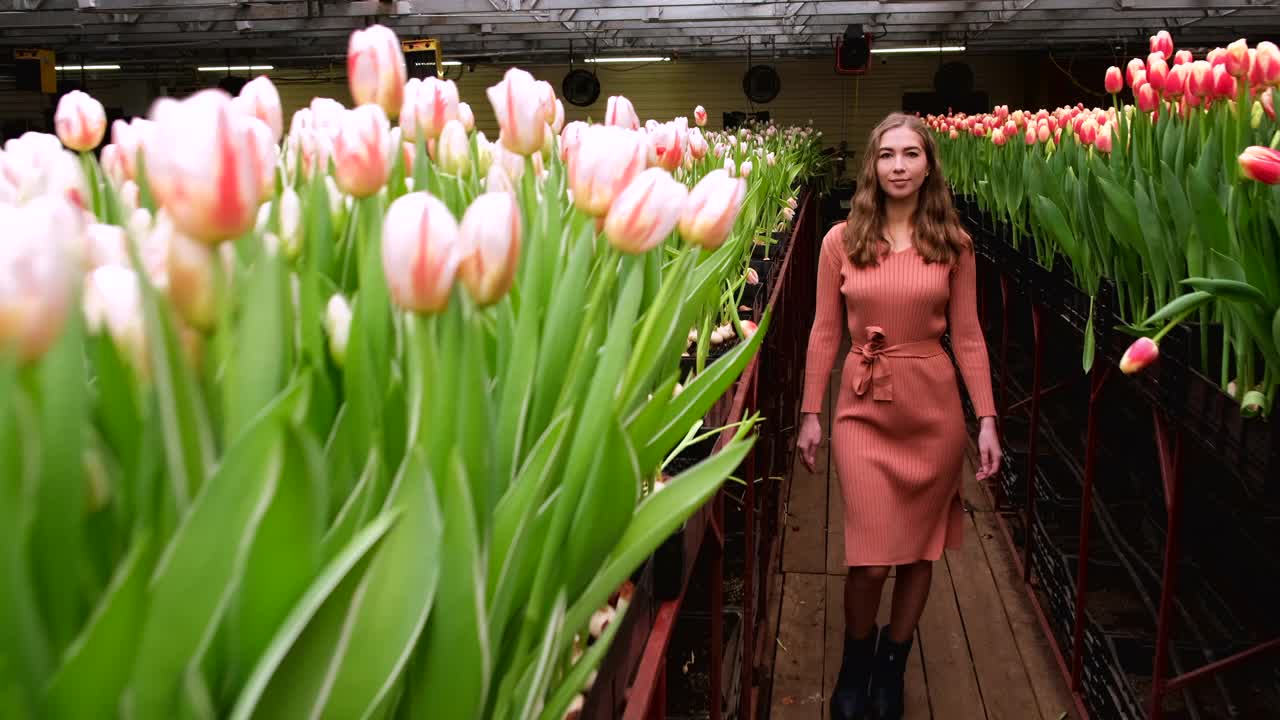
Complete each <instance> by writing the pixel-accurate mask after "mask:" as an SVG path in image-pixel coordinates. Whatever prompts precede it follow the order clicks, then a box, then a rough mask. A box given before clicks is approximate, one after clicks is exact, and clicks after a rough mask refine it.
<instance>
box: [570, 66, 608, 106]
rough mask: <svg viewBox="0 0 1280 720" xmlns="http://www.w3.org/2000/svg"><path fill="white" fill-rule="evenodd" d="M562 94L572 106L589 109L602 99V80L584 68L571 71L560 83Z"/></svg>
mask: <svg viewBox="0 0 1280 720" xmlns="http://www.w3.org/2000/svg"><path fill="white" fill-rule="evenodd" d="M560 94H561V95H564V99H565V101H566V102H568V103H569V104H570V105H577V106H578V107H587V106H588V105H591V104H592V103H594V102H595V101H596V99H598V98H599V97H600V80H599V79H598V78H596V76H595V74H594V73H589V72H587V71H586V70H583V69H582V68H575V69H573V70H570V71H569V72H568V73H567V74H566V75H565V76H564V80H563V81H561V83H560Z"/></svg>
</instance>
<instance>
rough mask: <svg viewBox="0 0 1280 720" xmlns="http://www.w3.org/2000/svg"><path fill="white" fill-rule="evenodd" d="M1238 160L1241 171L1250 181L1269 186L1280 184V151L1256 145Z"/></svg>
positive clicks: (1243, 153) (1246, 150)
mask: <svg viewBox="0 0 1280 720" xmlns="http://www.w3.org/2000/svg"><path fill="white" fill-rule="evenodd" d="M1238 160H1239V162H1240V171H1241V172H1242V173H1244V176H1245V177H1247V178H1249V179H1250V180H1256V181H1258V182H1260V183H1266V184H1267V185H1277V184H1280V151H1277V150H1272V149H1271V148H1268V147H1262V146H1260V145H1254V146H1252V147H1249V148H1246V149H1245V151H1244V152H1242V153H1240V157H1239V158H1238Z"/></svg>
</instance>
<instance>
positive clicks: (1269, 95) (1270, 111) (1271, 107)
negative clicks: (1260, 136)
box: [1259, 88, 1276, 120]
mask: <svg viewBox="0 0 1280 720" xmlns="http://www.w3.org/2000/svg"><path fill="white" fill-rule="evenodd" d="M1259 102H1261V103H1262V110H1263V112H1265V113H1266V114H1267V117H1269V118H1271V119H1272V120H1275V119H1276V100H1275V88H1267V90H1266V92H1264V93H1262V97H1261V98H1259Z"/></svg>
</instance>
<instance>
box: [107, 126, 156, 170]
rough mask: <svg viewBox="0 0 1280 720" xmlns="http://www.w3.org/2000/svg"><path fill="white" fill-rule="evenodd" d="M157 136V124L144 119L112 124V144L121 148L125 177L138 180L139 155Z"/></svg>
mask: <svg viewBox="0 0 1280 720" xmlns="http://www.w3.org/2000/svg"><path fill="white" fill-rule="evenodd" d="M156 134H157V128H156V124H155V123H154V122H153V121H151V120H146V119H143V118H134V119H132V120H130V121H129V122H125V121H124V120H116V121H115V122H113V123H112V124H111V143H112V144H113V145H115V146H116V147H117V148H119V152H120V159H121V160H122V161H123V162H122V163H121V166H122V167H121V169H122V170H123V171H124V173H123V175H124V177H126V178H130V179H137V175H138V158H139V155H140V154H141V153H142V150H143V148H144V147H145V146H146V145H147V143H148V142H150V140H151V139H152V138H154V137H155V136H156Z"/></svg>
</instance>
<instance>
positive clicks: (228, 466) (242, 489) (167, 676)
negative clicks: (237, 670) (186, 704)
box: [128, 396, 288, 717]
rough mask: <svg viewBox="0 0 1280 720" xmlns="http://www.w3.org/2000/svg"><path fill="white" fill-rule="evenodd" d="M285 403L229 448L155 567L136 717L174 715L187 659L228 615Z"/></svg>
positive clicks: (278, 444) (275, 470) (278, 451)
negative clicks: (223, 617) (226, 614)
mask: <svg viewBox="0 0 1280 720" xmlns="http://www.w3.org/2000/svg"><path fill="white" fill-rule="evenodd" d="M287 399H288V398H287V396H286V398H284V399H282V400H278V401H277V402H276V403H275V404H274V405H273V407H272V408H270V409H268V410H267V411H265V412H264V413H263V414H262V415H260V416H259V417H258V418H257V419H256V420H255V421H254V423H253V424H252V425H251V426H250V427H249V428H247V429H246V430H245V432H244V433H243V434H241V436H240V439H239V440H238V441H237V442H236V443H234V444H233V445H232V446H231V448H230V449H229V450H228V452H227V455H226V457H225V458H224V459H223V461H222V464H221V466H219V467H218V469H217V471H216V472H215V473H214V474H213V476H212V477H211V478H210V480H209V482H208V483H206V484H205V486H204V487H203V488H202V490H201V492H200V495H198V496H197V497H196V499H195V501H194V502H193V503H192V505H191V511H190V512H189V513H188V514H187V515H186V516H185V517H184V518H183V519H182V523H181V525H180V526H179V527H178V530H177V532H176V533H175V534H174V536H173V539H172V540H171V541H170V542H169V544H168V546H167V547H166V548H165V550H164V553H163V554H162V555H161V557H160V560H159V562H158V563H157V567H156V570H155V573H154V575H153V577H152V580H151V584H150V588H149V594H150V606H149V607H148V609H147V622H146V626H145V628H144V629H143V632H142V634H141V637H140V640H139V642H138V661H137V663H136V664H135V665H134V669H133V670H134V672H133V677H132V685H131V688H130V690H129V693H128V694H129V695H130V696H131V697H130V698H129V700H128V702H130V703H131V705H132V707H134V708H135V712H136V713H137V715H138V716H139V717H163V716H167V715H168V714H170V713H171V712H172V711H173V709H174V706H175V705H174V704H175V702H176V701H177V697H178V692H179V687H180V683H181V678H182V674H183V672H184V670H185V668H186V664H187V662H188V661H189V659H190V658H191V657H192V655H193V653H194V652H195V651H196V649H197V648H198V647H199V646H200V645H201V643H202V641H203V638H204V637H205V636H206V635H207V634H209V633H211V632H213V630H214V628H215V627H216V625H217V623H218V621H219V619H220V618H221V617H222V615H223V613H224V612H225V608H226V605H227V603H228V601H229V600H230V597H231V594H232V592H233V591H234V589H235V587H236V582H237V580H238V579H239V577H240V575H241V573H242V572H243V568H244V564H245V561H246V559H247V557H248V555H249V549H250V547H251V546H252V543H253V539H254V535H255V533H256V531H257V527H258V523H259V522H260V521H261V519H262V516H263V514H264V513H265V512H266V509H267V506H268V505H269V503H270V501H271V497H272V494H273V493H274V492H275V487H276V484H277V482H278V478H279V475H280V472H281V470H282V464H283V460H284V438H283V423H284V420H285V418H284V417H282V415H283V414H284V413H283V412H282V410H285V409H286V406H287V405H288V402H287Z"/></svg>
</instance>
